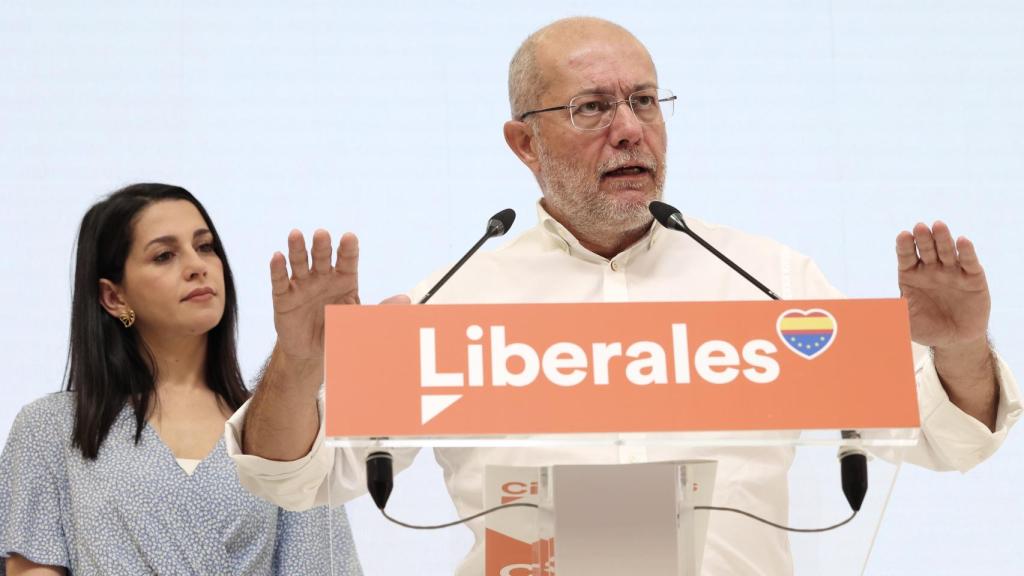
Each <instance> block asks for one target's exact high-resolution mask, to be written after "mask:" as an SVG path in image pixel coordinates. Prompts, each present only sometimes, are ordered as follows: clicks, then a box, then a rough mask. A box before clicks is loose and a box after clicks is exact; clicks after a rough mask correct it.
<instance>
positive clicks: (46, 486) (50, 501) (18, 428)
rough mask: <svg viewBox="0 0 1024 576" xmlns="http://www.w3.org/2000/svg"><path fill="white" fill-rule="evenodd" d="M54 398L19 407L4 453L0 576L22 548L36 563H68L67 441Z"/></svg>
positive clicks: (1, 456) (0, 470) (0, 480)
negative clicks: (64, 515) (64, 505)
mask: <svg viewBox="0 0 1024 576" xmlns="http://www.w3.org/2000/svg"><path fill="white" fill-rule="evenodd" d="M50 406H52V403H51V402H47V399H45V398H44V399H43V400H40V401H37V402H34V403H32V404H29V405H28V406H26V407H25V408H23V409H22V410H21V412H19V413H18V416H17V417H16V418H15V420H14V425H13V426H12V427H11V431H10V435H9V436H8V438H7V444H6V446H4V451H3V453H2V454H0V576H6V574H7V568H6V565H7V558H8V557H10V556H11V554H18V555H19V556H23V557H24V558H27V559H28V560H31V561H32V562H35V563H37V564H44V565H51V566H64V567H67V566H68V563H69V562H68V552H67V546H66V544H65V539H64V529H63V523H62V521H61V504H60V503H61V486H62V485H63V478H64V475H63V473H62V470H63V466H62V464H61V462H62V443H61V442H60V441H59V440H60V439H59V438H57V436H60V434H55V433H54V431H55V430H56V429H60V428H61V427H60V426H58V425H57V421H56V418H51V416H53V415H52V414H50V410H49V409H48V408H50Z"/></svg>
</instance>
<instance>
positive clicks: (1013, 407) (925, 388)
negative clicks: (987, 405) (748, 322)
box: [792, 253, 1022, 472]
mask: <svg viewBox="0 0 1024 576" xmlns="http://www.w3.org/2000/svg"><path fill="white" fill-rule="evenodd" d="M794 254H795V253H794ZM794 260H795V263H794V264H793V265H792V270H793V271H794V272H795V274H794V276H795V277H797V278H801V279H802V282H800V287H801V288H802V290H798V291H796V293H795V294H794V297H797V298H807V299H821V298H842V297H843V295H842V293H841V292H839V291H838V290H837V289H835V288H834V287H832V286H831V285H830V284H829V283H828V281H827V280H825V276H824V274H822V272H821V270H820V269H819V268H818V267H817V265H815V264H814V262H812V261H811V260H810V259H809V258H806V257H803V256H795V257H794ZM913 350H914V372H915V379H916V381H917V401H918V407H919V409H920V413H921V434H920V438H919V441H918V443H917V445H915V446H911V447H906V448H901V449H899V450H892V451H890V450H883V449H873V450H872V452H875V453H876V454H878V455H880V456H883V457H885V458H887V459H896V460H902V461H906V462H911V463H913V464H916V465H918V466H923V467H925V468H930V469H933V470H959V471H960V472H966V471H967V470H969V469H971V468H973V467H974V466H976V465H978V464H980V463H981V462H983V461H984V460H985V459H987V458H988V457H989V456H991V455H992V454H994V453H995V451H996V450H998V449H999V447H1000V446H1001V445H1002V443H1003V441H1004V440H1005V439H1006V435H1007V432H1008V431H1009V430H1010V428H1011V427H1013V425H1014V423H1016V422H1017V421H1018V420H1019V419H1020V417H1021V412H1022V409H1021V398H1020V388H1019V387H1018V385H1017V380H1016V379H1015V378H1014V376H1013V374H1012V373H1011V372H1010V369H1009V367H1008V366H1007V365H1006V363H1005V362H1003V361H1002V359H1000V358H999V356H998V355H995V361H996V365H997V375H996V380H997V382H998V385H999V407H998V411H997V415H996V427H995V431H991V430H989V429H988V427H987V426H985V425H984V424H982V423H981V422H979V421H978V420H977V419H976V418H974V417H973V416H971V415H969V414H967V413H966V412H964V411H963V410H961V409H960V408H958V407H957V406H956V404H954V403H953V402H952V401H951V400H950V399H949V396H948V395H947V394H946V391H945V389H944V388H943V387H942V382H940V381H939V375H938V373H937V372H936V370H935V363H934V362H933V361H932V355H931V352H930V350H929V349H928V348H927V347H926V346H921V345H919V344H914V345H913Z"/></svg>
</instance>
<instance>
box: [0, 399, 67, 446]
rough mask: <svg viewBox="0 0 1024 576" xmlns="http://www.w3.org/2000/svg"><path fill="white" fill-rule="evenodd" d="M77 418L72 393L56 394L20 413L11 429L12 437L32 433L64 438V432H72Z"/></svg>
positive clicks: (38, 401)
mask: <svg viewBox="0 0 1024 576" xmlns="http://www.w3.org/2000/svg"><path fill="white" fill-rule="evenodd" d="M74 418H75V400H74V395H73V394H72V393H71V392H55V393H53V394H47V395H46V396H43V397H42V398H39V399H37V400H34V401H32V402H30V403H29V404H27V405H25V407H24V408H22V409H21V411H20V412H18V415H17V416H16V417H15V419H14V425H13V426H12V427H11V435H12V436H15V435H16V434H17V433H18V432H21V433H23V434H24V433H30V432H36V434H32V435H33V436H39V435H40V434H39V433H40V432H42V431H45V433H44V434H42V436H43V437H62V436H63V435H62V433H63V432H70V427H71V425H72V423H73V422H74Z"/></svg>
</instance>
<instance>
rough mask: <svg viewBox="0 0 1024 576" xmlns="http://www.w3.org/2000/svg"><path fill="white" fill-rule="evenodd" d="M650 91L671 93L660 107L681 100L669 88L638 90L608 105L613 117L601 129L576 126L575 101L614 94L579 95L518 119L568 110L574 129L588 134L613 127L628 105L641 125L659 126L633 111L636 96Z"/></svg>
mask: <svg viewBox="0 0 1024 576" xmlns="http://www.w3.org/2000/svg"><path fill="white" fill-rule="evenodd" d="M648 90H655V91H657V90H664V91H665V92H668V93H669V97H668V98H658V105H659V106H660V105H661V103H662V102H675V101H676V100H678V99H679V97H678V96H676V95H675V94H673V93H672V91H671V90H669V89H668V88H642V89H640V90H637V91H635V92H631V93H630V94H629V96H626V99H625V100H613V101H611V102H609V103H608V105H609V106H611V107H612V116H611V119H610V120H609V122H608V124H606V125H604V126H601V127H600V128H580V127H579V126H577V125H576V121H575V120H574V119H573V113H572V109H573V108H576V105H574V104H573V101H574V100H576V99H577V98H583V97H584V96H611V97H612V98H614V97H615V96H613V95H612V94H603V93H601V92H587V93H585V94H577V95H576V96H573V97H572V98H570V99H569V103H568V104H563V105H562V106H552V107H551V108H540V109H538V110H527V111H526V112H523V113H522V114H520V115H519V117H518V118H517V120H519V121H520V122H522V121H524V120H526V118H527V117H528V116H531V115H533V114H540V113H542V112H557V111H558V110H568V111H569V122H570V123H571V124H572V126H573V128H575V129H577V130H583V131H587V132H592V131H595V130H604V129H605V128H607V127H608V126H611V125H612V122H614V121H615V115H616V114H617V113H618V111H619V105H620V104H626V103H628V104H629V111H630V112H632V113H633V117H634V118H636V119H637V121H638V122H640V123H641V124H646V125H648V126H652V125H653V126H657V124H652V123H650V122H644V121H643V120H640V117H639V116H637V115H636V111H635V110H633V102H632V100H633V96H634V95H636V94H639V93H641V92H646V91H648ZM664 123H665V122H664V120H662V122H661V124H664Z"/></svg>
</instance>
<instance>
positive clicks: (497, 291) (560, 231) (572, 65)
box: [227, 18, 1021, 576]
mask: <svg viewBox="0 0 1024 576" xmlns="http://www.w3.org/2000/svg"><path fill="white" fill-rule="evenodd" d="M509 97H510V102H511V108H512V119H511V120H509V121H508V122H506V123H505V125H504V135H505V140H506V142H507V143H508V145H509V147H510V148H511V149H512V151H513V152H514V153H515V154H516V156H517V157H518V158H519V159H520V160H521V161H522V162H523V164H525V165H526V166H527V167H528V168H529V169H530V170H531V171H532V172H533V174H534V176H535V177H536V179H537V182H538V184H539V185H540V189H541V192H542V198H541V200H540V202H539V204H538V207H537V212H538V217H539V223H538V224H537V225H536V226H534V227H533V228H531V229H530V230H528V231H526V232H524V233H523V234H521V235H520V236H518V237H517V238H515V239H514V240H512V241H511V242H509V243H507V244H506V245H504V246H503V247H502V248H499V249H498V250H495V251H493V252H489V253H480V254H478V255H477V256H475V257H474V258H473V259H472V260H470V261H469V263H468V264H467V265H466V266H465V267H464V268H463V269H462V270H461V271H460V272H459V274H457V275H456V276H454V277H453V278H452V279H451V281H450V282H449V283H448V284H446V285H445V287H444V290H442V291H440V292H439V293H438V295H437V296H436V297H435V298H434V299H433V301H432V302H433V303H513V302H515V303H522V302H610V301H645V300H650V301H655V300H657V301H671V300H683V301H706V300H753V299H763V298H764V296H763V295H762V294H761V293H760V292H759V291H758V290H757V288H755V287H753V286H751V285H750V284H748V283H747V282H746V281H745V280H744V279H743V278H741V277H739V276H738V275H736V274H735V273H734V272H733V271H732V270H730V269H729V268H727V267H726V266H724V265H722V263H721V262H719V261H718V260H716V259H715V258H714V257H713V256H711V255H710V254H708V253H707V252H705V251H704V250H703V249H702V248H700V247H699V246H697V245H696V244H695V243H693V242H692V241H690V240H689V239H688V238H686V237H685V236H684V235H681V234H677V233H674V232H672V231H668V230H665V229H663V228H661V227H660V226H657V225H654V224H653V222H652V218H651V215H650V213H649V212H648V208H647V206H648V204H649V203H650V202H651V201H652V200H656V199H659V198H661V196H662V190H663V187H664V184H665V174H666V171H665V156H666V147H667V138H666V130H665V121H666V119H667V118H668V117H669V116H670V115H671V112H672V110H673V107H674V100H675V97H674V96H673V94H672V93H671V92H670V91H668V90H666V89H664V88H662V87H661V86H660V85H659V84H658V77H657V72H656V70H655V66H654V62H653V60H652V59H651V57H650V55H649V54H648V52H647V50H646V49H645V48H644V46H643V44H641V43H640V41H639V40H637V39H636V38H635V37H634V36H633V35H632V34H630V33H629V32H628V31H626V30H625V29H623V28H622V27H620V26H618V25H616V24H613V23H611V22H607V21H603V20H598V19H594V18H572V19H566V20H561V21H558V22H555V23H553V24H551V25H549V26H547V27H545V28H543V29H541V30H539V31H537V32H535V33H534V34H533V35H531V36H530V37H529V38H527V39H526V41H525V42H524V43H523V44H522V46H521V47H520V48H519V50H518V52H517V53H516V54H515V57H514V58H513V60H512V63H511V66H510V70H509ZM690 226H691V227H692V228H694V229H695V231H697V233H698V234H700V235H701V236H703V237H704V238H706V239H707V240H708V241H709V242H710V243H711V244H712V245H715V246H717V247H718V248H719V249H720V250H722V252H724V253H726V254H728V255H730V256H731V257H732V258H734V259H735V260H736V261H738V262H740V263H741V265H742V266H744V267H745V268H747V269H748V271H749V272H750V273H752V274H753V276H755V277H757V278H759V279H761V280H762V281H763V282H764V283H765V284H767V285H768V286H772V287H773V288H775V290H776V291H777V292H779V294H780V296H781V297H782V298H783V299H825V298H839V297H841V295H840V294H839V293H838V291H837V290H835V289H834V288H833V287H831V286H830V285H829V284H828V282H827V281H826V280H825V279H824V277H823V275H822V274H821V272H820V271H819V270H818V268H817V267H816V266H815V265H814V263H813V262H811V261H810V260H809V259H808V258H806V257H805V256H802V255H800V254H798V253H796V252H794V251H792V250H790V249H789V248H787V247H785V246H782V245H780V244H778V243H776V242H773V241H771V240H768V239H765V238H760V237H753V236H750V235H746V234H743V233H741V232H738V231H736V230H732V229H729V228H726V227H721V226H713V225H709V224H705V223H702V222H699V221H697V220H695V219H690ZM288 248H289V250H288V252H289V253H288V258H287V262H286V258H285V256H284V255H283V254H280V253H278V254H275V255H274V257H273V258H272V260H271V283H272V286H273V293H274V309H275V325H276V328H277V334H278V341H277V345H276V347H275V349H274V352H273V354H272V356H271V360H270V362H269V364H268V367H267V370H266V371H265V373H264V375H263V377H262V381H261V383H260V385H259V388H258V389H257V392H256V395H255V397H254V398H253V399H252V400H251V401H250V402H249V403H248V404H247V405H246V406H245V407H243V408H242V409H241V410H240V411H239V412H238V413H236V414H235V416H234V417H232V419H231V420H230V422H229V423H228V426H227V443H228V447H229V452H230V453H231V454H232V456H233V457H234V458H235V460H236V462H237V464H238V468H239V474H240V477H241V479H242V482H243V483H244V484H245V485H246V486H247V487H249V488H250V490H252V491H253V492H255V493H257V494H259V495H261V496H263V497H265V498H268V499H270V500H272V501H274V502H275V503H277V504H278V505H280V506H283V507H285V508H291V509H303V508H309V507H311V506H314V505H317V504H324V503H327V500H328V494H331V496H332V499H333V500H334V501H335V502H337V501H343V500H346V499H350V498H353V497H355V496H358V495H359V494H362V493H364V492H365V477H364V459H365V452H364V451H361V450H356V449H341V448H339V449H330V448H325V447H324V446H323V427H322V422H321V419H320V413H321V410H320V409H319V408H318V395H319V390H320V386H321V382H322V378H323V339H322V338H323V337H322V331H323V308H324V305H326V304H338V303H343V304H344V303H347V304H358V303H359V296H358V290H357V258H358V245H357V240H356V238H355V236H353V235H351V234H346V235H345V236H343V237H342V239H341V241H340V243H339V246H338V257H337V261H336V262H335V263H334V265H332V263H331V256H332V246H331V241H330V237H329V235H328V234H327V233H326V232H325V231H322V230H318V231H317V232H315V233H314V235H313V243H312V249H311V251H310V253H309V254H307V252H306V247H305V242H304V239H303V237H302V234H301V233H299V232H298V231H293V232H292V233H291V234H290V235H289V238H288ZM896 251H897V265H898V275H899V282H900V288H901V292H902V294H903V295H904V296H905V297H906V298H907V299H908V301H909V307H910V312H911V332H912V336H913V339H914V340H915V342H916V344H915V347H914V350H915V365H916V368H917V381H918V388H919V392H918V394H919V401H920V405H921V406H920V407H921V415H922V424H921V428H922V438H923V439H922V441H921V443H920V444H919V445H918V446H917V447H914V448H912V449H907V450H906V452H905V454H904V455H903V456H904V458H905V459H906V460H909V461H912V462H916V463H918V464H922V465H925V466H928V467H931V468H935V469H956V470H961V471H963V470H967V469H968V468H970V467H972V466H974V465H976V464H977V463H978V462H980V461H981V460H983V459H984V458H986V457H988V456H989V455H991V454H992V453H993V452H994V451H995V450H996V448H997V447H998V446H999V445H1000V444H1001V443H1002V441H1003V439H1004V438H1005V436H1006V431H1007V429H1008V428H1009V427H1010V426H1011V425H1012V424H1013V422H1014V421H1015V420H1016V419H1017V418H1019V415H1020V413H1021V405H1020V401H1019V392H1018V390H1017V386H1016V384H1015V382H1014V380H1013V377H1012V376H1011V374H1010V373H1009V371H1008V369H1007V368H1006V367H1005V366H1004V365H1003V364H1002V363H1001V362H1000V361H999V360H998V358H997V357H996V356H995V355H994V354H993V353H992V352H991V351H990V348H989V344H988V341H987V338H986V329H987V327H988V318H989V308H990V300H989V291H988V287H987V284H986V281H985V275H984V272H983V270H982V267H981V265H980V263H979V261H978V258H977V255H976V253H975V250H974V247H973V245H972V244H971V243H970V242H969V241H968V240H966V239H964V238H961V239H959V240H957V241H954V240H953V238H952V236H951V235H950V231H949V229H948V228H947V227H946V226H945V225H944V224H942V223H940V222H937V223H936V224H935V225H934V226H933V227H928V226H926V225H924V224H918V225H917V226H915V227H914V229H913V232H912V233H911V232H902V233H900V234H899V235H898V237H897V250H896ZM310 260H311V261H312V265H310ZM288 264H290V266H291V269H292V270H291V275H289V274H288V270H287V267H288ZM433 280H434V278H431V279H428V280H427V281H425V282H423V283H422V284H421V285H420V286H419V287H418V288H417V289H415V290H414V291H413V292H412V298H413V300H415V299H417V298H418V297H419V296H420V295H422V294H423V293H424V292H425V291H426V290H427V288H428V287H429V286H430V285H431V284H432V283H433ZM395 301H399V302H408V301H409V300H408V299H407V298H405V297H399V298H396V299H395ZM929 349H930V350H929ZM367 385H372V383H367ZM415 453H416V451H415V450H413V449H405V450H395V451H394V456H395V466H396V469H398V470H401V469H403V468H405V467H407V466H408V465H409V464H410V463H411V461H412V459H413V457H414V455H415ZM435 454H436V457H437V460H438V462H439V463H440V465H441V466H442V467H443V468H444V470H445V477H446V482H447V486H448V490H449V492H450V494H451V497H452V499H453V500H454V502H455V505H456V507H457V509H458V511H459V514H460V515H461V516H468V515H470V514H473V513H476V512H479V511H480V510H482V509H483V493H482V486H483V477H484V467H485V466H487V465H530V466H540V465H550V464H574V463H575V464H578V463H626V462H641V461H662V460H680V459H713V460H717V461H718V472H717V478H718V479H719V483H718V486H716V487H715V490H714V504H715V505H718V506H729V507H733V508H741V509H744V510H748V511H750V512H753V513H755V514H758V515H760V516H762V517H765V518H769V519H773V520H775V521H779V522H785V520H786V518H787V512H788V487H787V473H788V470H789V468H790V465H791V463H792V460H793V456H794V453H793V449H792V448H791V447H788V446H772V447H724V448H722V447H718V448H696V447H673V446H664V445H659V446H650V447H639V446H609V447H586V448H580V447H572V448H547V447H544V448H528V449H527V448H523V449H498V448H473V449H470V448H443V449H441V448H439V449H436V450H435ZM469 527H470V528H471V529H472V530H473V532H474V535H475V536H476V545H475V546H474V547H473V549H472V551H471V552H470V553H469V555H468V557H467V558H466V560H465V561H464V562H463V563H462V565H461V566H460V568H459V570H458V574H459V575H460V576H469V575H477V574H482V573H483V552H482V547H481V543H482V542H483V541H484V539H483V520H482V519H478V520H475V521H472V522H470V523H469ZM792 571H793V566H792V559H791V556H790V552H789V545H788V540H787V537H786V535H785V533H784V532H781V531H779V530H776V529H773V528H770V527H767V526H765V525H763V524H759V523H755V522H752V521H750V520H749V519H747V518H743V517H741V516H738V515H731V514H721V515H716V516H714V517H713V518H712V521H711V523H710V525H709V530H708V535H707V544H706V549H705V554H704V563H703V572H704V573H706V574H772V575H777V574H788V573H791V572H792Z"/></svg>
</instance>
